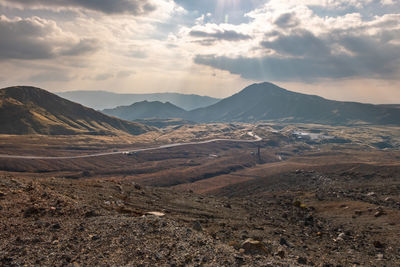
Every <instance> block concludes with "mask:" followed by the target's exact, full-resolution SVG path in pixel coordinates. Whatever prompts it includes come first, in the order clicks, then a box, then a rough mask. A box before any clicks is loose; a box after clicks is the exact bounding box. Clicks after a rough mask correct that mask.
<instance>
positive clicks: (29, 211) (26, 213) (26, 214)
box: [24, 207, 40, 218]
mask: <svg viewBox="0 0 400 267" xmlns="http://www.w3.org/2000/svg"><path fill="white" fill-rule="evenodd" d="M39 212H40V211H39V209H38V208H36V207H29V208H27V209H26V210H25V211H24V218H29V217H32V216H33V215H37V214H39Z"/></svg>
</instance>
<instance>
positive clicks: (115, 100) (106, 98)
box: [58, 91, 219, 110]
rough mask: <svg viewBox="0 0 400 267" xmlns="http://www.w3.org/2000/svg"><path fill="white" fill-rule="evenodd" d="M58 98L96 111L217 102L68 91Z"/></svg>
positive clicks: (174, 96)
mask: <svg viewBox="0 0 400 267" xmlns="http://www.w3.org/2000/svg"><path fill="white" fill-rule="evenodd" d="M58 95H59V96H61V97H64V98H66V99H68V100H71V101H74V102H77V103H80V104H82V105H84V106H87V107H91V108H94V109H97V110H102V109H112V108H115V107H118V106H127V105H130V104H132V103H136V102H141V101H145V100H147V101H160V102H170V103H172V104H174V105H176V106H178V107H180V108H183V109H185V110H192V109H196V108H202V107H207V106H209V105H212V104H215V103H216V102H218V101H219V99H217V98H212V97H209V96H199V95H193V94H192V95H186V94H179V93H154V94H117V93H112V92H106V91H70V92H63V93H58Z"/></svg>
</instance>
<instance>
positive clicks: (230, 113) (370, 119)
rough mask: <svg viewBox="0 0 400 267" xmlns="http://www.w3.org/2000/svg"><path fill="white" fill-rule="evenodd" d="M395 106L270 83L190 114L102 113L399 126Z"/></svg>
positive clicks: (173, 110)
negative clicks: (302, 91) (333, 97)
mask: <svg viewBox="0 0 400 267" xmlns="http://www.w3.org/2000/svg"><path fill="white" fill-rule="evenodd" d="M398 107H399V105H372V104H362V103H356V102H341V101H333V100H327V99H324V98H322V97H319V96H315V95H306V94H300V93H295V92H291V91H288V90H285V89H283V88H280V87H278V86H276V85H274V84H272V83H259V84H253V85H250V86H248V87H246V88H245V89H243V90H242V91H241V92H239V93H237V94H235V95H233V96H230V97H228V98H225V99H223V100H221V101H219V102H217V103H215V104H213V105H210V106H208V107H204V108H199V109H195V110H192V111H184V110H182V109H179V108H178V107H176V106H173V105H172V104H170V103H166V104H163V103H160V102H158V103H155V102H141V103H139V104H137V105H136V104H134V105H131V106H128V107H119V108H116V109H111V110H106V111H104V112H105V113H106V114H110V115H113V116H116V117H119V118H123V119H127V120H135V119H143V118H181V119H185V120H189V121H194V122H204V123H207V122H235V121H237V122H257V121H279V122H293V123H322V124H333V125H338V124H339V125H340V124H342V125H343V124H359V123H368V124H395V125H400V109H399V108H398Z"/></svg>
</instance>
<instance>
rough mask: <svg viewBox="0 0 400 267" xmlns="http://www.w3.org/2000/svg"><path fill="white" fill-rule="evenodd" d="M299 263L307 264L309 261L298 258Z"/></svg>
mask: <svg viewBox="0 0 400 267" xmlns="http://www.w3.org/2000/svg"><path fill="white" fill-rule="evenodd" d="M297 263H299V264H307V259H306V258H304V257H298V258H297Z"/></svg>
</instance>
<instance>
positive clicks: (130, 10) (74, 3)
mask: <svg viewBox="0 0 400 267" xmlns="http://www.w3.org/2000/svg"><path fill="white" fill-rule="evenodd" d="M4 1H5V2H7V3H9V4H12V5H15V4H18V5H20V6H23V7H28V8H41V7H45V8H49V7H54V8H84V9H88V10H93V11H98V12H102V13H105V14H132V15H143V14H147V13H149V12H151V11H153V10H155V6H154V5H152V4H150V2H149V1H148V0H4Z"/></svg>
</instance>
